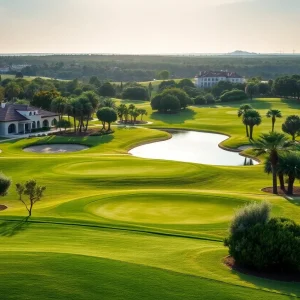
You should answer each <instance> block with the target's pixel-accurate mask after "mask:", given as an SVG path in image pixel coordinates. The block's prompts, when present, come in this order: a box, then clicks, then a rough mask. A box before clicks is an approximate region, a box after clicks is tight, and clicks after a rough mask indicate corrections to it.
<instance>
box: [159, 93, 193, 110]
mask: <svg viewBox="0 0 300 300" xmlns="http://www.w3.org/2000/svg"><path fill="white" fill-rule="evenodd" d="M161 95H162V97H165V96H167V95H170V96H174V97H176V98H177V99H178V100H179V103H180V108H183V109H185V108H186V107H187V106H188V105H189V104H191V99H190V98H189V96H188V94H187V93H186V92H185V91H183V90H181V89H178V88H169V89H165V90H164V91H163V92H162V93H161Z"/></svg>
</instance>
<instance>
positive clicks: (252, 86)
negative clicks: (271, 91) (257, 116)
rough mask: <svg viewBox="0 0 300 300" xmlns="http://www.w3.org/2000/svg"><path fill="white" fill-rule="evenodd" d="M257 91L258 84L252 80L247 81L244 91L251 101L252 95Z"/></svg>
mask: <svg viewBox="0 0 300 300" xmlns="http://www.w3.org/2000/svg"><path fill="white" fill-rule="evenodd" d="M257 92H258V86H257V85H256V84H255V83H254V82H249V83H248V84H247V85H246V88H245V93H246V94H247V95H248V96H249V97H250V99H251V101H252V99H253V96H255V95H256V94H257Z"/></svg>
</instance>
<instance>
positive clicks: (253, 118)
mask: <svg viewBox="0 0 300 300" xmlns="http://www.w3.org/2000/svg"><path fill="white" fill-rule="evenodd" d="M243 123H244V124H245V125H246V126H247V125H248V126H249V131H250V132H249V138H250V140H253V128H254V126H259V125H260V124H261V115H260V113H259V112H258V111H257V110H255V109H248V110H247V111H246V112H245V113H244V115H243Z"/></svg>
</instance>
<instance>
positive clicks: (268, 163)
mask: <svg viewBox="0 0 300 300" xmlns="http://www.w3.org/2000/svg"><path fill="white" fill-rule="evenodd" d="M280 159H281V156H280V155H279V156H278V164H280ZM264 171H265V173H267V174H271V173H272V165H271V160H270V157H268V158H267V159H266V160H265V165H264ZM277 177H278V179H279V184H280V188H281V190H282V191H285V184H284V174H283V173H282V172H281V171H280V170H278V168H277Z"/></svg>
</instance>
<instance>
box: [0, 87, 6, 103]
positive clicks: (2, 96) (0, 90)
mask: <svg viewBox="0 0 300 300" xmlns="http://www.w3.org/2000/svg"><path fill="white" fill-rule="evenodd" d="M4 99H5V89H4V87H2V86H0V103H1V102H3V101H4Z"/></svg>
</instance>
